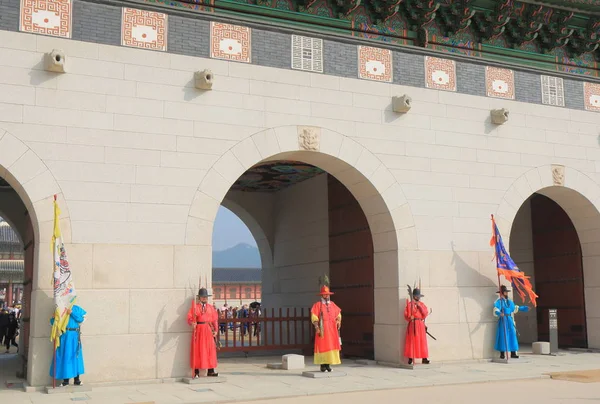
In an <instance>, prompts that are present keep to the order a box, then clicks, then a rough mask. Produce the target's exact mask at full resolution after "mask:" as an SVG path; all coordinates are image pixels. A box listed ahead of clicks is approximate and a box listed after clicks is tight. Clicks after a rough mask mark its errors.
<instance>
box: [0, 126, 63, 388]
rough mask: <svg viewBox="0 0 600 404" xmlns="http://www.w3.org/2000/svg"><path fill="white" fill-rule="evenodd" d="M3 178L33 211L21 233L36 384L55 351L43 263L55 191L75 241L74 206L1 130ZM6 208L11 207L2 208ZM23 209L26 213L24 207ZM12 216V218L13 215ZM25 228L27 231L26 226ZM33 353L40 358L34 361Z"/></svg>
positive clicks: (29, 352)
mask: <svg viewBox="0 0 600 404" xmlns="http://www.w3.org/2000/svg"><path fill="white" fill-rule="evenodd" d="M0 177H2V178H3V179H4V180H6V182H8V184H9V185H10V186H11V187H12V189H14V191H15V192H16V193H17V195H18V197H19V198H20V201H21V202H22V204H23V205H24V207H25V208H26V210H27V214H28V218H29V219H28V226H29V230H27V229H26V227H25V228H24V229H25V234H21V237H22V238H23V239H24V240H23V241H24V244H25V246H26V251H25V271H26V276H27V274H29V275H28V276H30V277H31V278H30V279H26V281H27V280H28V281H29V283H28V285H27V286H26V288H25V295H26V296H25V301H26V302H27V301H29V302H30V306H29V307H26V308H25V310H24V311H23V315H24V316H29V317H30V321H27V322H26V323H25V324H26V326H27V330H23V331H25V332H22V333H21V335H22V336H24V337H25V338H27V336H28V338H27V341H26V344H27V345H25V344H24V348H25V349H26V351H25V352H24V355H25V356H26V358H27V363H28V366H27V381H28V382H29V384H31V385H35V384H40V383H41V382H43V381H45V380H47V369H48V364H49V363H50V362H49V361H50V357H49V356H48V355H50V354H51V352H50V349H48V348H49V345H48V337H49V335H50V329H49V327H48V325H47V321H48V317H49V316H50V314H51V312H52V304H51V302H52V298H51V296H52V291H51V282H50V281H51V276H52V274H51V271H40V270H38V268H39V267H40V263H46V262H47V263H49V262H51V259H52V257H51V254H52V253H51V248H50V246H49V243H50V242H51V238H52V227H53V219H54V218H53V215H54V211H53V207H52V201H53V199H54V198H53V197H54V195H57V199H58V202H59V204H60V206H61V229H62V233H63V238H64V241H65V242H66V243H70V242H71V222H70V218H69V210H68V207H67V204H66V202H65V200H64V198H63V194H62V191H61V189H60V186H59V185H58V183H57V181H56V179H55V178H54V176H53V174H52V173H51V172H50V170H49V169H48V167H47V166H46V165H45V164H44V162H43V161H42V160H41V159H40V158H39V157H38V156H37V155H36V153H35V152H33V150H31V149H30V148H29V147H28V146H27V145H26V144H25V143H23V142H22V141H21V140H19V139H18V138H17V137H16V136H14V135H12V134H10V133H8V132H6V131H4V130H2V129H0ZM3 210H5V211H6V210H7V209H3ZM21 213H23V212H21ZM8 219H9V220H11V218H8ZM22 231H23V230H22ZM49 302H50V305H49V304H48V303H49ZM33 358H35V359H36V360H35V361H34V360H33Z"/></svg>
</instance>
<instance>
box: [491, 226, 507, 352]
mask: <svg viewBox="0 0 600 404" xmlns="http://www.w3.org/2000/svg"><path fill="white" fill-rule="evenodd" d="M492 225H493V226H494V228H493V229H492V231H493V233H494V238H496V222H495V221H494V215H492ZM496 242H498V240H496ZM494 249H495V246H494ZM495 255H496V273H497V274H498V293H499V294H500V301H501V302H502V311H501V312H500V314H505V313H504V296H502V294H501V293H500V292H501V289H502V284H501V283H500V272H498V254H495ZM505 317H506V316H500V321H501V322H502V325H503V327H502V328H503V329H504V355H505V357H506V361H507V362H508V336H507V335H506V318H505Z"/></svg>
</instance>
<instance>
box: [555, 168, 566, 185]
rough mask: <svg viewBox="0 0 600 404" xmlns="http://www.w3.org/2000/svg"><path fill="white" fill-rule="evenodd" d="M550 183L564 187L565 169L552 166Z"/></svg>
mask: <svg viewBox="0 0 600 404" xmlns="http://www.w3.org/2000/svg"><path fill="white" fill-rule="evenodd" d="M552 182H553V183H554V185H558V186H560V187H562V186H564V185H565V167H564V166H559V165H552Z"/></svg>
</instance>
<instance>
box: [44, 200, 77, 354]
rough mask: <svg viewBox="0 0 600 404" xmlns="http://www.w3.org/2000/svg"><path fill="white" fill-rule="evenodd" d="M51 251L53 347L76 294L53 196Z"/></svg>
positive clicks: (67, 321) (58, 343)
mask: <svg viewBox="0 0 600 404" xmlns="http://www.w3.org/2000/svg"><path fill="white" fill-rule="evenodd" d="M52 251H53V257H54V264H53V269H52V286H53V289H54V318H53V319H52V331H51V333H50V341H53V342H54V347H55V348H58V347H59V345H60V336H61V335H62V334H63V333H64V332H65V330H66V329H67V324H68V323H69V318H70V314H71V308H72V307H73V304H75V300H76V298H77V294H76V292H75V284H74V283H73V275H72V273H71V268H70V267H69V260H68V258H67V251H66V250H65V245H64V244H63V240H62V235H61V232H60V208H59V207H58V203H57V202H56V195H54V231H53V234H52Z"/></svg>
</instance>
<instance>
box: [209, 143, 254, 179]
mask: <svg viewBox="0 0 600 404" xmlns="http://www.w3.org/2000/svg"><path fill="white" fill-rule="evenodd" d="M214 169H215V170H216V171H217V172H218V173H219V174H221V176H222V177H223V178H225V182H226V183H228V184H233V183H234V182H235V181H236V180H237V179H238V178H239V177H240V176H241V175H242V174H243V173H244V171H246V169H245V167H244V166H243V165H242V163H240V161H239V160H238V159H237V158H236V157H235V155H234V154H233V153H232V152H231V151H228V152H227V153H225V154H223V155H222V156H221V158H220V159H219V160H218V161H217V162H216V163H215V165H214Z"/></svg>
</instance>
